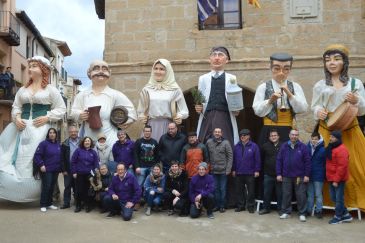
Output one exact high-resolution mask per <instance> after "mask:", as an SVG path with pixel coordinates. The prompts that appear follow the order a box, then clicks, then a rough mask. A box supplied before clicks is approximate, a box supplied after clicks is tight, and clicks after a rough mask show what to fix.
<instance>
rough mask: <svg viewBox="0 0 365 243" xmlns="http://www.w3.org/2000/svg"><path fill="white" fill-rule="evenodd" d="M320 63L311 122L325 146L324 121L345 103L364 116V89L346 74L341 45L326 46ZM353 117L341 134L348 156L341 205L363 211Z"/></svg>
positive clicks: (358, 137)
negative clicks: (321, 71)
mask: <svg viewBox="0 0 365 243" xmlns="http://www.w3.org/2000/svg"><path fill="white" fill-rule="evenodd" d="M323 64H324V73H325V78H324V79H323V80H320V81H318V82H317V83H316V84H315V86H314V88H313V99H312V111H313V112H314V117H315V119H316V120H319V129H318V131H319V133H320V134H321V135H322V137H323V140H324V142H325V145H326V146H327V145H328V143H329V137H330V134H331V129H329V127H328V126H327V120H328V118H330V117H331V116H332V115H333V114H334V112H335V110H336V109H337V108H338V107H339V106H340V105H341V104H342V103H343V102H345V101H346V102H349V103H351V104H352V105H354V106H357V108H358V113H357V114H356V116H361V115H364V114H365V90H364V85H363V83H362V81H361V80H359V79H357V78H354V77H350V76H349V75H348V69H349V50H348V49H347V48H346V47H345V46H344V45H340V44H334V45H330V46H328V47H327V48H326V50H325V52H324V54H323ZM356 116H355V118H354V119H353V120H352V122H351V124H350V125H349V126H348V127H347V128H346V129H344V130H343V131H342V141H343V144H344V145H345V146H346V148H347V149H348V150H349V154H350V160H349V172H350V177H349V179H348V181H347V182H346V188H345V204H346V206H347V207H354V208H360V209H362V210H365V177H364V174H365V166H364V163H363V160H364V157H365V150H364V148H365V138H364V135H363V134H362V132H361V129H360V127H359V123H358V121H357V118H356ZM341 119H349V118H348V117H342V118H341ZM324 194H325V197H324V199H325V202H324V204H325V205H326V203H329V198H328V191H327V190H325V191H324ZM327 205H328V204H327Z"/></svg>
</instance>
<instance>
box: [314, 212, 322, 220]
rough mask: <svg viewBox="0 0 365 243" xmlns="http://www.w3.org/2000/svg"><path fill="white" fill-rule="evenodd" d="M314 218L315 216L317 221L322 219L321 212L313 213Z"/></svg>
mask: <svg viewBox="0 0 365 243" xmlns="http://www.w3.org/2000/svg"><path fill="white" fill-rule="evenodd" d="M314 216H316V218H317V219H322V218H323V215H322V212H314Z"/></svg>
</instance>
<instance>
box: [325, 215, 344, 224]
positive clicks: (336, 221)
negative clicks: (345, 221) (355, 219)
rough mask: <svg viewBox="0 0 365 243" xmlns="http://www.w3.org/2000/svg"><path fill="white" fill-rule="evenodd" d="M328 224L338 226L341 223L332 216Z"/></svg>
mask: <svg viewBox="0 0 365 243" xmlns="http://www.w3.org/2000/svg"><path fill="white" fill-rule="evenodd" d="M328 223H329V224H340V223H342V221H341V219H339V218H337V217H336V216H334V217H333V218H332V219H331V220H330V221H328Z"/></svg>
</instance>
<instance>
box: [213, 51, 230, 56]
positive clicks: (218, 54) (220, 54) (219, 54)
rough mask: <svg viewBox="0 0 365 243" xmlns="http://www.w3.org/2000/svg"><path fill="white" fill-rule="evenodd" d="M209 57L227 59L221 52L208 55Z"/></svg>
mask: <svg viewBox="0 0 365 243" xmlns="http://www.w3.org/2000/svg"><path fill="white" fill-rule="evenodd" d="M210 56H211V57H220V58H222V57H227V55H226V54H225V53H224V52H221V51H214V52H212V53H210Z"/></svg>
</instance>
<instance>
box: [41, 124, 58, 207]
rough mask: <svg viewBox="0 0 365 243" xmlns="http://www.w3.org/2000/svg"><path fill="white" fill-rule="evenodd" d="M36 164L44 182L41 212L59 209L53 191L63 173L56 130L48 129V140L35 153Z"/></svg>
mask: <svg viewBox="0 0 365 243" xmlns="http://www.w3.org/2000/svg"><path fill="white" fill-rule="evenodd" d="M34 163H35V165H36V166H37V167H38V168H39V170H40V176H41V180H42V188H41V200H40V206H41V211H42V212H46V211H47V208H49V209H58V208H57V207H56V206H54V205H53V202H52V201H53V199H52V195H53V189H54V187H55V184H56V181H57V178H58V174H59V173H60V172H61V144H60V143H59V142H58V141H57V131H56V129H54V128H50V129H48V132H47V136H46V140H44V141H42V142H41V143H40V144H39V145H38V147H37V149H36V151H35V154H34Z"/></svg>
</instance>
